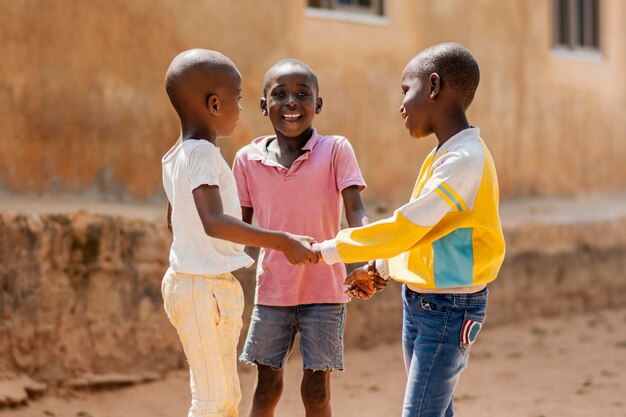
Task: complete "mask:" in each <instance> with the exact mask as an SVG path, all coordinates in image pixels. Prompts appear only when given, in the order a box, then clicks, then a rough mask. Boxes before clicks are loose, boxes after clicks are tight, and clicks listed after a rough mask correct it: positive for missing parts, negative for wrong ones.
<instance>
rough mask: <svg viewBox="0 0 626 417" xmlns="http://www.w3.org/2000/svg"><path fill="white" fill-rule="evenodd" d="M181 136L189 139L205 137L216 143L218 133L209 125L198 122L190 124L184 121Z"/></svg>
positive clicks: (183, 138)
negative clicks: (199, 124) (200, 124)
mask: <svg viewBox="0 0 626 417" xmlns="http://www.w3.org/2000/svg"><path fill="white" fill-rule="evenodd" d="M181 138H182V140H187V139H204V140H206V141H209V142H211V143H212V144H214V145H215V139H216V138H217V134H216V132H215V130H213V129H211V128H210V127H208V126H198V125H196V124H193V125H192V124H189V123H185V122H182V124H181Z"/></svg>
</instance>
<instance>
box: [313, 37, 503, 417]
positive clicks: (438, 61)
mask: <svg viewBox="0 0 626 417" xmlns="http://www.w3.org/2000/svg"><path fill="white" fill-rule="evenodd" d="M479 78H480V72H479V69H478V64H477V63H476V61H475V60H474V58H473V57H472V55H471V54H470V52H469V51H468V50H467V49H465V48H464V47H462V46H461V45H458V44H454V43H445V44H439V45H435V46H433V47H430V48H427V49H425V50H423V51H421V52H420V53H418V54H417V55H416V56H415V57H414V58H413V59H412V60H411V61H410V62H409V64H408V65H407V66H406V68H405V69H404V72H403V74H402V84H401V87H402V92H403V95H404V100H403V102H402V106H401V107H400V113H401V114H402V118H403V119H404V121H405V127H406V128H407V129H408V131H409V134H410V135H411V137H413V138H415V139H419V138H423V137H425V136H428V135H429V134H431V133H434V134H435V136H436V137H437V140H438V142H439V143H438V146H437V147H436V148H435V149H434V150H433V151H432V152H431V153H430V155H428V157H427V158H426V161H425V162H424V164H423V166H422V169H421V171H420V173H419V176H418V179H417V182H416V184H415V187H414V189H413V193H412V194H411V200H410V201H409V203H407V204H405V205H404V206H402V207H400V208H399V209H398V210H396V211H395V212H394V214H393V216H392V217H390V218H388V219H384V220H380V221H378V222H375V223H372V224H369V225H367V226H363V227H359V228H352V229H345V230H342V231H341V232H339V234H338V235H337V237H336V238H335V239H331V240H327V241H325V242H322V243H321V244H319V245H317V249H318V250H319V252H320V254H321V256H322V257H323V259H324V261H325V262H326V263H329V264H332V263H335V262H339V261H342V262H347V263H349V262H358V261H366V260H373V259H377V261H376V269H377V273H378V274H380V275H381V276H383V277H390V278H392V279H394V280H396V281H400V282H402V283H404V284H405V285H403V291H402V298H403V302H404V322H403V331H402V337H403V347H404V358H405V364H406V370H407V387H406V392H405V398H404V410H403V417H416V416H420V417H425V416H433V417H434V416H437V417H440V416H446V417H449V416H453V414H454V413H453V406H452V398H453V394H454V389H455V388H456V385H457V383H458V381H459V377H460V375H461V372H462V371H463V369H465V367H466V366H467V362H468V359H469V349H470V346H471V345H472V343H473V342H474V341H475V340H476V336H477V335H478V332H479V331H480V328H481V326H482V324H483V323H484V320H485V312H486V308H487V296H488V290H487V283H489V282H491V281H493V280H494V279H496V277H497V274H498V271H499V269H500V266H501V265H502V261H503V259H504V238H503V235H502V228H501V226H500V218H499V214H498V180H497V176H496V170H495V167H494V163H493V160H492V158H491V155H490V154H489V151H488V150H487V147H486V145H485V143H484V141H483V140H482V139H481V138H480V132H479V129H478V128H476V127H473V126H471V125H470V123H469V122H468V120H467V117H466V114H465V112H466V110H467V108H468V107H469V105H470V104H471V102H472V100H473V98H474V93H475V91H476V88H477V87H478V82H479ZM346 283H348V284H350V285H349V287H348V289H349V291H350V292H351V293H352V294H353V295H356V296H362V297H363V298H367V297H369V296H371V295H372V293H373V292H374V291H375V289H374V288H375V285H374V284H372V283H371V282H370V276H368V272H367V267H364V268H362V269H359V270H357V271H355V272H354V273H353V274H351V275H350V276H349V277H348V278H347V279H346Z"/></svg>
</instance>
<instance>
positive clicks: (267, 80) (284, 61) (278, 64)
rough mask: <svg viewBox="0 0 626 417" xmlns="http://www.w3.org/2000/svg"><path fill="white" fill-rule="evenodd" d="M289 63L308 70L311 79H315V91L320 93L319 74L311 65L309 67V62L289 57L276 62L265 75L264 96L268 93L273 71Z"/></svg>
mask: <svg viewBox="0 0 626 417" xmlns="http://www.w3.org/2000/svg"><path fill="white" fill-rule="evenodd" d="M287 65H293V66H295V67H300V68H301V69H303V70H304V71H305V72H308V73H309V75H310V76H311V79H312V80H313V87H315V92H316V93H318V94H319V91H320V87H319V83H318V82H317V75H315V72H314V71H313V70H312V69H311V67H309V66H308V65H307V64H305V63H304V62H302V61H300V60H298V59H294V58H287V59H281V60H280V61H278V62H276V63H275V64H274V65H272V66H271V67H270V69H268V70H267V72H266V73H265V76H264V77H263V96H265V95H267V89H268V88H269V83H270V77H271V76H272V73H273V72H274V71H275V70H276V69H277V68H280V67H282V66H287Z"/></svg>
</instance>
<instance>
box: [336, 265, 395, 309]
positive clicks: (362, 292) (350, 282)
mask: <svg viewBox="0 0 626 417" xmlns="http://www.w3.org/2000/svg"><path fill="white" fill-rule="evenodd" d="M387 284H388V281H387V280H386V279H384V278H382V277H381V276H380V275H379V274H378V271H376V267H375V266H374V262H369V263H368V264H367V265H365V266H364V267H361V268H357V269H355V270H354V271H353V272H352V273H351V274H350V275H348V276H347V277H346V279H345V280H344V285H347V288H346V289H345V292H346V293H347V294H348V295H349V296H350V297H354V298H359V299H361V300H367V299H369V298H371V297H372V296H373V295H374V294H376V293H377V292H380V291H383V290H384V289H385V288H386V287H387Z"/></svg>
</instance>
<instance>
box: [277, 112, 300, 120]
mask: <svg viewBox="0 0 626 417" xmlns="http://www.w3.org/2000/svg"><path fill="white" fill-rule="evenodd" d="M282 118H283V120H286V121H288V122H297V121H298V120H300V119H302V115H301V114H297V113H288V114H283V115H282Z"/></svg>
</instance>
